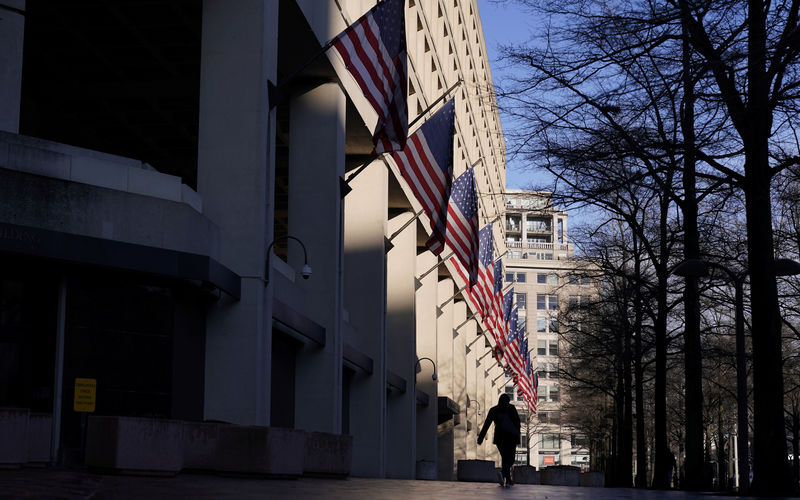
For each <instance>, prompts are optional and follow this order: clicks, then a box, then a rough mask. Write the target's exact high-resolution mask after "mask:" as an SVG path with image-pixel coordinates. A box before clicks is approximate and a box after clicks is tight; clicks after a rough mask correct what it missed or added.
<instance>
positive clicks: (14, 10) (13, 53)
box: [0, 0, 25, 134]
mask: <svg viewBox="0 0 800 500" xmlns="http://www.w3.org/2000/svg"><path fill="white" fill-rule="evenodd" d="M24 34H25V0H0V130H3V131H6V132H13V133H15V134H16V133H19V105H20V96H21V94H22V43H23V39H24Z"/></svg>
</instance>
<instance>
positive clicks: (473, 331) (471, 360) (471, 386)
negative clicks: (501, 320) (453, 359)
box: [461, 320, 485, 460]
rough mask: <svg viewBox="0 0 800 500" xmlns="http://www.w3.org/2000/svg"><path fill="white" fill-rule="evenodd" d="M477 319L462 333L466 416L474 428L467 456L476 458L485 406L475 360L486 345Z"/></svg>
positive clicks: (468, 442)
mask: <svg viewBox="0 0 800 500" xmlns="http://www.w3.org/2000/svg"><path fill="white" fill-rule="evenodd" d="M475 321H476V320H472V321H470V322H469V323H467V324H466V325H464V326H463V327H462V329H461V333H462V335H464V338H465V339H466V341H467V356H466V369H467V391H466V392H467V399H468V401H469V402H470V403H469V407H468V408H467V412H466V417H467V421H468V422H470V425H471V426H472V430H471V431H469V432H467V458H468V459H470V460H474V459H476V458H477V454H476V453H477V450H478V443H477V441H476V440H477V439H478V432H479V431H480V425H481V424H482V423H483V422H482V421H481V420H480V416H478V409H479V408H482V407H483V402H481V401H479V400H478V369H477V367H476V366H475V360H477V359H478V356H479V355H480V354H482V353H483V351H484V350H485V347H484V346H483V344H484V340H483V337H482V336H481V337H479V336H477V325H476V323H475Z"/></svg>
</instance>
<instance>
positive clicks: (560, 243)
mask: <svg viewBox="0 0 800 500" xmlns="http://www.w3.org/2000/svg"><path fill="white" fill-rule="evenodd" d="M567 220H568V214H567V212H565V211H563V210H559V209H558V207H555V206H553V205H552V201H551V194H550V193H545V192H532V191H521V190H509V191H508V192H507V193H506V216H505V229H506V245H507V247H508V250H509V255H508V257H509V258H508V260H507V262H506V276H505V279H506V281H507V282H513V283H514V294H515V303H516V305H517V307H518V309H519V315H520V322H522V321H523V318H524V322H525V329H526V334H527V338H528V347H529V349H530V352H531V359H533V360H535V362H534V363H532V364H533V365H534V367H535V368H534V369H535V370H536V371H537V373H538V376H539V390H538V407H537V414H536V415H531V414H530V413H529V412H527V411H525V410H524V408H525V405H524V404H522V403H521V400H522V398H521V396H519V395H518V394H516V391H515V389H514V388H513V387H512V386H511V385H507V386H506V393H507V394H509V395H510V396H511V397H512V400H515V401H517V402H518V403H517V404H518V407H519V408H520V413H521V417H522V420H523V439H522V444H521V445H520V447H519V448H518V449H517V463H523V464H525V463H529V464H530V465H532V466H534V467H537V468H540V469H541V468H542V467H547V466H549V465H576V466H579V467H582V468H587V469H588V467H589V451H588V449H587V448H586V446H587V444H586V440H585V438H584V436H583V435H582V434H580V432H578V431H576V430H575V429H573V428H571V427H570V426H569V421H568V418H566V417H567V416H566V415H565V414H563V413H564V412H562V409H563V403H564V401H565V400H567V399H568V398H569V395H568V394H567V393H566V391H564V390H563V388H562V386H561V383H560V380H559V360H560V358H561V357H562V356H568V355H569V353H567V352H565V351H564V345H563V342H560V341H559V335H558V323H559V319H560V315H559V313H560V312H561V311H564V310H565V308H567V307H570V306H575V305H580V303H581V301H587V300H589V299H590V297H591V296H592V295H595V293H596V292H595V288H594V287H593V286H592V285H591V279H590V278H589V277H588V276H586V275H585V274H586V273H585V272H584V271H585V266H584V265H583V264H582V263H580V262H579V261H577V260H576V259H575V256H574V247H573V245H572V243H571V242H570V240H569V237H568V233H567ZM509 383H510V380H509ZM515 396H516V397H515ZM526 423H527V424H526ZM525 438H528V439H527V440H526V439H525ZM526 442H527V445H526Z"/></svg>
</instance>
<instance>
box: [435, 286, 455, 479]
mask: <svg viewBox="0 0 800 500" xmlns="http://www.w3.org/2000/svg"><path fill="white" fill-rule="evenodd" d="M455 290H456V288H455V285H454V283H453V280H452V279H450V278H445V279H443V280H441V281H440V282H439V284H438V288H437V295H436V303H437V304H438V305H439V311H438V313H437V314H438V317H437V319H436V366H437V367H438V370H437V372H438V375H439V386H438V389H439V396H440V397H441V396H447V397H449V398H450V399H453V396H454V391H453V380H454V377H453V301H452V300H449V299H450V297H452V296H453V294H454V293H455ZM445 301H447V302H446V303H445ZM437 435H438V440H437V441H438V444H437V446H438V450H437V471H438V478H439V480H440V481H451V480H453V477H454V476H453V464H454V463H455V462H454V461H453V460H454V455H453V419H452V418H450V419H449V420H447V421H445V422H443V423H441V424H439V425H438V428H437Z"/></svg>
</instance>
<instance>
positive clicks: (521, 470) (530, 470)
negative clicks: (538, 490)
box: [511, 465, 540, 484]
mask: <svg viewBox="0 0 800 500" xmlns="http://www.w3.org/2000/svg"><path fill="white" fill-rule="evenodd" d="M511 478H512V479H514V482H515V483H519V484H540V478H539V471H537V470H536V467H533V466H531V465H515V466H514V468H513V469H511Z"/></svg>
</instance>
